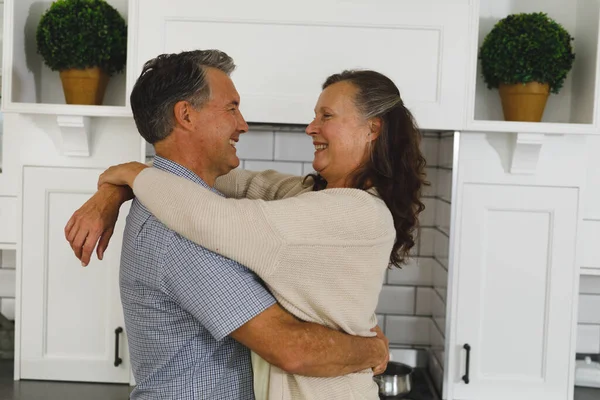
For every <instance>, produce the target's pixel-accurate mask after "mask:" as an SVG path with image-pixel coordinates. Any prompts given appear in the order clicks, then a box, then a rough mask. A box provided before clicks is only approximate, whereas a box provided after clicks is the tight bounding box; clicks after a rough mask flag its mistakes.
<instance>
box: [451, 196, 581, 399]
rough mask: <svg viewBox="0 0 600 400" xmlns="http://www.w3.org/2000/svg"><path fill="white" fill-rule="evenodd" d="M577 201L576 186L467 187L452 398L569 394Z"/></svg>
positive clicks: (520, 397)
mask: <svg viewBox="0 0 600 400" xmlns="http://www.w3.org/2000/svg"><path fill="white" fill-rule="evenodd" d="M577 206H578V191H577V189H571V188H552V187H523V186H504V185H484V184H466V185H465V186H464V190H463V205H462V212H461V215H462V217H461V221H460V233H459V240H458V243H460V249H459V254H458V266H457V271H458V272H457V273H458V277H457V279H458V291H457V296H458V303H457V304H458V308H457V314H456V316H455V318H456V323H455V326H456V342H455V343H454V344H453V346H454V350H455V351H454V354H455V360H454V363H456V364H455V365H456V366H457V371H458V373H457V374H456V375H457V376H453V377H451V378H450V379H452V380H453V384H454V397H455V398H460V399H465V400H466V399H477V400H486V399H497V398H511V399H523V400H532V399H545V400H552V399H556V400H559V399H560V400H564V399H566V398H567V397H568V396H567V393H568V390H569V385H568V383H569V373H568V371H569V368H568V366H569V363H571V362H573V361H572V358H573V357H572V354H571V353H570V346H571V334H572V321H573V304H574V302H575V301H576V293H575V292H574V290H573V289H574V284H575V283H576V282H575V278H576V276H577V266H576V265H575V237H576V227H577ZM466 343H468V344H469V345H470V346H471V351H470V368H469V378H470V381H469V383H468V384H466V383H465V382H464V381H463V379H462V377H463V375H465V373H466V362H465V359H466V351H465V350H464V349H463V345H464V344H466Z"/></svg>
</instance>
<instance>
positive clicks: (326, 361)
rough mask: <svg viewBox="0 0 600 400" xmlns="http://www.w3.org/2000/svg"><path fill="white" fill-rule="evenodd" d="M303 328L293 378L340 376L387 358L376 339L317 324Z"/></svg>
mask: <svg viewBox="0 0 600 400" xmlns="http://www.w3.org/2000/svg"><path fill="white" fill-rule="evenodd" d="M303 325H304V327H303V328H302V329H301V330H300V331H299V332H298V335H297V336H296V338H295V339H296V344H295V347H294V349H295V353H296V359H297V361H298V363H297V364H295V368H294V371H293V373H294V374H298V375H306V376H319V377H332V376H341V375H346V374H349V373H352V372H357V371H361V370H364V369H367V368H372V367H375V366H377V365H380V364H381V363H382V362H383V361H384V359H385V357H387V352H388V350H387V348H386V347H387V346H386V345H385V344H384V342H383V340H381V339H379V338H376V337H360V336H352V335H348V334H345V333H342V332H338V331H335V330H332V329H329V328H326V327H324V326H322V325H318V324H312V323H303Z"/></svg>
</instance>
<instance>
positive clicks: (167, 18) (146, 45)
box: [128, 0, 472, 130]
mask: <svg viewBox="0 0 600 400" xmlns="http://www.w3.org/2000/svg"><path fill="white" fill-rule="evenodd" d="M132 1H133V3H134V5H132V4H130V7H129V12H130V14H129V15H130V22H131V25H130V29H133V30H134V32H135V33H134V37H135V38H136V39H135V44H136V48H135V50H133V51H134V52H133V53H130V56H132V57H134V61H133V65H134V69H135V74H139V73H140V72H141V69H142V66H143V64H144V63H145V62H146V61H147V60H149V59H151V58H153V57H156V56H157V55H158V54H161V53H173V52H180V51H182V50H192V49H213V48H216V49H220V50H223V51H225V52H226V53H228V54H229V55H231V56H232V57H233V58H234V60H235V62H236V64H237V65H238V68H237V70H236V71H235V72H234V73H233V75H232V78H233V80H234V82H235V84H236V86H237V89H238V91H239V92H240V95H241V99H242V102H241V111H242V113H243V114H244V116H245V118H246V119H247V120H248V121H249V122H267V123H288V124H290V123H291V124H303V125H305V124H308V123H309V122H310V121H311V119H312V118H313V109H314V105H315V103H316V100H317V97H318V95H319V93H320V91H321V85H322V83H323V82H324V80H325V79H326V77H327V76H329V75H331V74H333V73H338V72H341V71H342V70H344V69H354V68H365V69H375V70H377V71H380V72H382V73H384V74H386V75H387V76H389V77H390V78H391V79H392V80H394V81H395V83H396V85H397V86H398V87H399V89H400V93H401V96H402V98H403V99H404V101H405V103H406V104H407V106H408V107H409V108H410V109H411V111H412V112H413V113H414V114H415V117H416V120H417V122H418V124H419V125H420V126H421V127H422V128H425V129H445V130H449V129H450V130H451V129H460V128H461V127H462V126H463V123H464V110H465V108H464V107H465V100H466V91H465V85H466V79H467V77H466V73H467V72H466V71H467V68H466V67H467V64H468V55H467V49H468V47H469V46H468V42H469V40H468V35H469V19H470V12H471V7H472V5H471V3H472V2H471V1H469V0H451V1H446V0H426V1H414V0H398V1H379V2H377V5H376V6H374V4H373V2H371V1H368V0H352V1H339V0H327V1H323V0H307V1H301V2H280V1H275V0H260V1H251V2H249V1H241V0H237V1H236V0H234V1H229V2H209V1H205V0H203V1H198V0H155V1H153V5H154V6H153V7H148V6H146V3H145V2H143V1H140V0H132ZM130 65H131V64H130ZM136 77H137V76H136ZM133 82H134V79H130V80H129V82H128V84H129V85H132V84H133ZM130 90H131V87H130V88H129V90H128V92H129V91H130Z"/></svg>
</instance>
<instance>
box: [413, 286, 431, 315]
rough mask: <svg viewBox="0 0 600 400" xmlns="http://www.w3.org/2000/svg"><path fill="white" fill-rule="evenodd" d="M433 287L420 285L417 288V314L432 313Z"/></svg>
mask: <svg viewBox="0 0 600 400" xmlns="http://www.w3.org/2000/svg"><path fill="white" fill-rule="evenodd" d="M432 292H433V289H431V288H424V287H418V288H417V308H416V310H417V312H416V314H417V315H422V316H428V315H429V316H430V315H431V295H432Z"/></svg>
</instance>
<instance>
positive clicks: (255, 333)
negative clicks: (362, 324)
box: [230, 304, 389, 377]
mask: <svg viewBox="0 0 600 400" xmlns="http://www.w3.org/2000/svg"><path fill="white" fill-rule="evenodd" d="M230 336H231V337H233V338H234V339H235V340H237V341H238V342H240V343H242V344H243V345H245V346H246V347H249V348H250V349H251V350H253V351H254V352H255V353H257V354H258V355H260V356H261V357H262V358H264V359H265V360H266V361H267V362H269V363H270V364H273V365H275V366H277V367H279V368H281V369H282V370H284V371H286V372H288V373H291V374H298V375H306V376H317V377H333V376H340V375H346V374H349V373H352V372H357V371H361V370H364V369H367V368H375V371H374V372H375V373H376V374H377V373H381V372H383V369H385V365H386V363H387V360H388V354H389V350H388V346H387V342H386V341H385V340H382V339H381V338H378V337H371V338H365V337H359V336H351V335H347V334H345V333H342V332H338V331H335V330H332V329H329V328H326V327H325V326H322V325H319V324H314V323H308V322H302V321H300V320H298V319H296V318H295V317H294V316H293V315H291V314H290V313H288V312H287V311H285V310H284V309H283V308H281V306H279V305H278V304H275V305H273V306H271V307H269V308H268V309H266V310H265V311H263V312H262V313H260V314H259V315H257V316H256V317H254V318H253V319H251V320H250V321H248V322H247V323H245V324H244V325H242V326H241V327H240V328H238V329H237V330H235V331H234V332H232V333H231V334H230Z"/></svg>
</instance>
